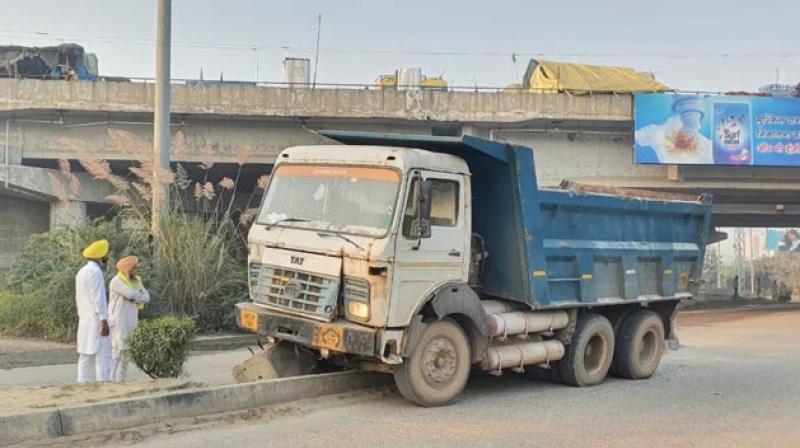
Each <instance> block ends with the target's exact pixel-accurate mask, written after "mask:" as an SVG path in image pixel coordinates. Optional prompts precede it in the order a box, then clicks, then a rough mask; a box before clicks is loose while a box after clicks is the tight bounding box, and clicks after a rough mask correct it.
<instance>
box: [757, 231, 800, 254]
mask: <svg viewBox="0 0 800 448" xmlns="http://www.w3.org/2000/svg"><path fill="white" fill-rule="evenodd" d="M764 243H765V244H764V245H765V246H766V247H765V249H766V250H771V251H775V252H800V232H798V231H797V229H767V238H766V241H765V242H764Z"/></svg>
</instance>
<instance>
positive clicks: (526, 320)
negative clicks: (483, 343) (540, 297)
mask: <svg viewBox="0 0 800 448" xmlns="http://www.w3.org/2000/svg"><path fill="white" fill-rule="evenodd" d="M486 320H487V322H486V323H487V324H488V325H489V330H490V331H491V334H492V336H500V337H503V338H505V337H507V336H513V335H517V334H527V333H541V332H543V331H554V330H560V329H562V328H564V327H566V326H567V325H568V324H569V314H567V312H566V311H512V312H510V313H496V314H489V315H488V317H487V319H486Z"/></svg>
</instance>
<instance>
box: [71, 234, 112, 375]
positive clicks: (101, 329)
mask: <svg viewBox="0 0 800 448" xmlns="http://www.w3.org/2000/svg"><path fill="white" fill-rule="evenodd" d="M83 257H84V258H86V259H87V260H88V261H87V262H86V265H85V266H83V267H82V268H81V270H80V271H78V274H77V275H76V276H75V305H76V307H77V309H78V337H77V339H78V354H79V357H78V383H90V382H92V381H95V380H97V381H107V380H108V377H107V370H108V366H106V365H105V364H106V362H104V357H103V356H102V351H103V348H102V346H103V344H107V343H108V339H107V338H108V333H109V328H108V301H107V299H106V285H105V283H106V282H105V277H104V276H103V268H102V265H103V264H104V263H106V262H107V261H108V241H107V240H100V241H95V242H94V243H92V244H90V245H89V246H88V247H87V248H86V249H84V250H83Z"/></svg>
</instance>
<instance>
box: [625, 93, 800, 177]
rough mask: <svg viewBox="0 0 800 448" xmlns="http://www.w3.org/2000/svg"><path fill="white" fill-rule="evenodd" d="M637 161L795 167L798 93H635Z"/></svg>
mask: <svg viewBox="0 0 800 448" xmlns="http://www.w3.org/2000/svg"><path fill="white" fill-rule="evenodd" d="M633 125H634V162H635V163H637V164H676V165H747V166H784V167H794V166H800V98H772V97H756V96H733V95H678V94H669V93H637V94H635V95H634V117H633Z"/></svg>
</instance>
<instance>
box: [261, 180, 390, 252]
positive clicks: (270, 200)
mask: <svg viewBox="0 0 800 448" xmlns="http://www.w3.org/2000/svg"><path fill="white" fill-rule="evenodd" d="M399 185H400V174H399V173H398V172H397V171H395V170H393V169H390V168H372V167H354V166H331V165H324V166H323V165H281V166H279V167H278V168H277V169H275V171H274V172H273V173H272V180H271V182H270V185H269V189H268V191H267V193H266V196H265V197H264V203H263V204H262V206H261V211H260V212H259V214H258V221H257V222H258V223H259V224H265V225H268V226H271V225H277V226H286V227H297V228H305V229H313V230H323V231H332V232H340V233H352V234H357V235H367V236H373V237H377V236H383V235H385V234H386V232H387V231H388V230H389V226H390V225H391V222H392V216H393V215H394V208H395V203H396V202H397V190H398V188H399Z"/></svg>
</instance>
